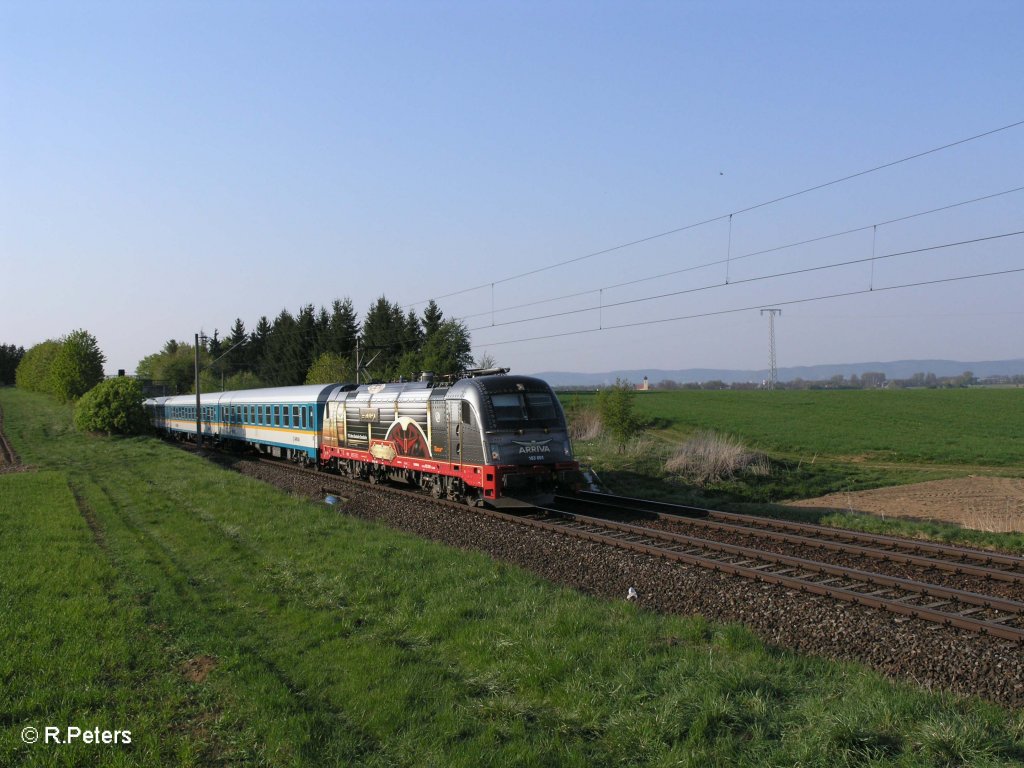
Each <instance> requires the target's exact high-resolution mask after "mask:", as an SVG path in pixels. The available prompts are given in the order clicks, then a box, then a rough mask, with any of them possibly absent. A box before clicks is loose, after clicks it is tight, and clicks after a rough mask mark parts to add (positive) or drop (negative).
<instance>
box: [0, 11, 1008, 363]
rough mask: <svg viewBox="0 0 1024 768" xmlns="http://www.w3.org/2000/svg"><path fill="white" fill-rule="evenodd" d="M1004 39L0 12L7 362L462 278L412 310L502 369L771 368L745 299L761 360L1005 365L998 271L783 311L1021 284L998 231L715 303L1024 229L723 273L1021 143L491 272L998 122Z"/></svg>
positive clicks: (984, 185)
mask: <svg viewBox="0 0 1024 768" xmlns="http://www.w3.org/2000/svg"><path fill="white" fill-rule="evenodd" d="M1022 40H1024V3H1022V2H1019V0H1012V1H1009V2H963V3H947V2H921V3H917V2H900V3H890V2H843V3H840V2H772V3H763V2H707V3H704V2H661V3H650V2H647V3H645V2H639V3H637V2H621V3H607V2H505V3H473V2H460V3H455V2H383V3H379V2H358V3H356V2H175V3H160V2H155V3H138V2H75V3H53V2H37V1H33V2H28V1H27V0H26V1H24V2H19V1H18V0H6V2H2V3H0V264H2V269H0V281H2V282H0V286H2V288H0V342H2V343H15V344H22V345H24V346H26V347H28V346H30V345H32V344H35V343H37V342H39V341H42V340H44V339H46V338H48V337H56V336H59V335H61V334H63V333H66V332H68V331H70V330H73V329H76V328H86V329H88V330H89V331H91V332H92V333H93V334H95V335H96V337H97V338H98V340H99V343H100V346H101V347H102V349H103V350H104V351H105V353H106V355H107V357H108V365H107V367H108V370H110V371H113V370H116V369H117V368H126V369H128V370H129V371H131V370H134V368H135V365H136V363H137V362H138V361H139V359H140V358H142V357H143V356H145V355H146V354H149V353H151V352H154V351H157V350H159V349H160V347H161V346H162V345H163V343H164V342H165V341H166V340H167V339H170V338H177V339H182V340H190V339H191V338H192V335H193V333H195V332H196V331H199V330H201V329H202V330H205V331H206V332H207V333H212V332H213V330H214V329H219V330H220V331H221V334H222V335H226V333H227V331H228V329H229V328H230V326H231V324H232V323H233V321H234V319H235V318H236V317H240V318H242V320H243V321H244V322H245V323H246V326H247V327H248V328H249V329H250V330H251V329H252V327H253V326H254V325H255V323H256V321H257V320H258V319H259V317H260V316H261V315H267V316H268V317H270V318H271V319H272V318H273V317H274V315H276V314H277V313H278V312H280V310H281V309H284V308H287V309H288V310H290V311H292V312H295V311H297V310H298V308H299V307H300V306H301V305H303V304H306V303H312V304H314V305H316V306H320V305H329V304H330V302H331V301H332V300H333V299H335V298H344V297H350V298H351V299H352V300H353V302H354V303H355V306H356V308H357V309H358V310H359V312H360V314H363V313H364V312H365V311H366V309H367V308H368V307H369V306H370V304H371V303H372V302H373V301H374V300H375V299H376V298H377V297H378V296H380V295H385V296H387V297H388V299H390V300H392V301H397V302H399V303H401V304H402V305H410V304H413V303H414V302H422V301H423V300H426V299H428V298H431V297H436V296H441V295H444V294H449V293H452V292H454V291H458V290H461V289H465V288H470V287H473V286H480V285H483V286H485V287H483V288H481V289H479V290H477V291H472V292H467V293H462V294H459V295H456V296H451V297H449V298H444V299H440V300H439V303H440V305H441V307H442V309H443V310H444V312H445V314H446V315H448V316H453V317H462V316H466V317H467V319H466V322H467V325H468V326H469V327H470V328H473V329H477V330H474V331H473V341H474V351H475V352H477V353H480V352H484V351H487V352H489V353H490V354H491V355H493V357H494V358H496V359H497V361H498V362H499V363H501V364H505V365H510V366H512V367H513V369H514V370H516V371H518V372H521V373H530V372H537V371H543V370H555V369H557V370H580V371H602V370H611V369H621V368H683V367H728V368H758V367H764V366H766V365H767V322H766V320H765V319H764V318H762V317H761V314H760V312H759V311H758V310H757V308H758V307H762V306H783V315H782V317H781V318H780V319H779V320H778V323H777V326H776V327H777V336H778V354H779V364H780V365H783V366H784V365H801V364H817V363H838V362H858V361H869V360H881V361H884V360H896V359H907V358H936V357H942V358H952V359H962V360H988V359H1002V358H1021V357H1024V344H1022V342H1024V330H1022V328H1024V313H1022V307H1024V301H1022V296H1024V273H1015V274H1009V275H1004V276H1002V277H996V278H991V277H990V278H983V279H975V280H967V281H961V282H952V283H947V284H942V285H937V286H931V287H920V288H910V289H903V290H893V291H881V290H876V291H874V292H872V293H870V294H860V295H855V296H850V297H847V298H842V299H833V300H829V301H814V302H807V303H797V304H784V302H790V301H794V300H799V299H803V298H810V297H816V296H822V295H828V294H835V293H843V292H849V291H859V290H862V289H866V288H869V287H874V288H876V289H877V288H883V287H887V286H892V285H898V284H903V283H910V282H920V281H925V280H934V279H940V278H945V277H954V276H961V275H969V274H977V273H982V272H995V271H1002V270H1010V269H1020V268H1024V237H1021V236H1016V237H1007V238H1002V239H999V240H991V241H986V242H983V243H977V244H974V245H967V246H960V247H956V248H944V249H940V250H935V251H928V252H924V253H920V254H916V255H910V256H900V257H895V258H891V259H884V260H881V261H877V262H875V264H874V268H873V273H872V266H871V265H870V264H859V265H852V266H848V267H844V268H841V269H827V270H820V271H818V272H812V273H806V274H803V275H800V276H790V277H785V278H783V277H779V278H773V279H766V280H761V281H757V282H749V283H744V282H741V281H743V280H745V279H748V278H751V277H758V276H766V275H771V274H775V273H779V272H784V271H790V270H794V269H800V268H806V267H812V266H823V265H828V264H832V263H835V262H838V261H845V260H852V259H860V258H864V257H868V256H871V255H872V253H873V252H874V254H875V255H878V256H881V255H886V254H890V253H893V252H896V251H904V250H911V249H918V248H924V247H927V246H933V245H940V244H946V243H951V242H954V241H961V240H969V239H975V238H979V237H987V236H991V235H997V234H1005V233H1009V232H1013V231H1018V230H1024V192H1017V193H1013V194H1007V195H1002V196H1000V197H996V198H993V199H991V200H988V201H985V202H982V203H976V204H972V205H966V206H962V207H959V208H955V209H951V210H949V211H945V212H942V213H938V214H933V215H929V216H924V217H919V218H916V219H913V220H910V221H906V222H901V223H898V224H890V225H886V226H883V227H879V228H878V230H877V232H873V231H872V230H866V231H862V232H858V233H854V234H851V235H848V236H846V237H842V238H835V239H831V240H825V241H821V242H818V243H815V244H811V245H805V246H802V247H799V248H793V249H787V250H784V251H777V252H773V253H771V254H762V255H758V256H751V257H749V258H737V257H742V256H744V255H746V254H749V253H751V252H754V251H759V250H763V249H766V248H772V247H775V246H778V245H783V244H787V243H791V242H796V241H801V240H806V239H809V238H814V237H818V236H821V235H826V234H831V233H834V232H838V231H842V230H846V229H851V228H856V227H862V226H866V225H871V224H876V223H879V222H884V221H888V220H890V219H895V218H899V217H903V216H907V215H909V214H912V213H917V212H921V211H925V210H929V209H932V208H937V207H940V206H946V205H950V204H953V203H958V202H962V201H966V200H969V199H972V198H976V197H981V196H984V195H991V194H994V193H998V192H1005V191H1006V190H1010V189H1013V188H1016V187H1019V186H1024V125H1022V126H1018V127H1016V128H1011V129H1007V130H1005V131H1001V132H999V133H996V134H993V135H991V136H989V137H986V138H983V139H979V140H977V141H972V142H969V143H965V144H961V145H959V146H956V147H953V148H951V149H948V150H945V151H942V152H936V153H934V154H930V155H928V156H926V157H922V158H919V159H916V160H912V161H908V162H906V163H901V164H899V165H896V166H893V167H891V168H888V169H885V170H881V171H878V172H876V173H872V174H868V175H865V176H861V177H858V178H856V179H853V180H851V181H848V182H845V183H842V184H836V185H833V186H830V187H827V188H825V189H822V190H819V191H816V192H811V193H808V194H805V195H801V196H799V197H796V198H793V199H790V200H787V201H784V202H782V203H777V204H774V205H770V206H765V207H762V208H758V209H757V210H755V211H749V212H746V213H737V214H736V215H735V216H733V219H732V224H731V233H730V227H729V223H728V221H729V220H728V219H727V218H726V219H719V220H718V221H716V222H713V223H711V224H708V225H706V226H703V227H697V228H694V229H691V230H687V231H685V232H680V233H677V234H674V235H671V236H666V237H661V238H657V239H655V240H651V241H649V242H646V243H644V244H641V245H636V246H632V247H629V248H623V249H620V250H617V251H614V252H612V253H608V254H604V255H600V256H594V257H592V258H587V259H584V260H581V261H578V262H576V263H574V264H572V265H569V266H565V267H560V268H557V269H550V270H546V271H543V272H540V273H537V274H534V275H530V276H528V277H523V278H520V279H516V280H505V278H509V277H512V276H515V275H519V274H521V273H524V272H528V271H531V270H534V269H538V268H542V267H545V266H548V265H551V264H554V263H557V262H561V261H565V260H568V259H574V258H576V257H581V256H585V255H587V254H591V253H594V252H596V251H601V250H603V249H607V248H610V247H613V246H616V245H619V244H622V243H627V242H631V241H634V240H639V239H642V238H646V237H649V236H651V235H656V234H659V233H663V232H666V231H669V230H673V229H675V228H678V227H683V226H686V225H689V224H692V223H695V222H699V221H702V220H705V219H710V218H715V217H719V216H722V215H724V214H729V213H731V212H736V211H741V210H743V209H745V208H748V207H750V206H752V205H756V204H758V203H761V202H765V201H768V200H772V199H775V198H778V197H780V196H783V195H786V194H789V193H792V192H796V191H799V190H802V189H805V188H808V187H812V186H815V185H817V184H821V183H824V182H828V181H831V180H834V179H838V178H841V177H844V176H847V175H850V174H854V173H857V172H859V171H863V170H866V169H869V168H872V167H875V166H878V165H881V164H884V163H888V162H891V161H894V160H898V159H900V158H904V157H907V156H910V155H914V154H916V153H919V152H923V151H925V150H929V149H932V148H935V147H939V146H942V145H945V144H948V143H951V142H954V141H957V140H960V139H963V138H967V137H969V136H973V135H975V134H979V133H983V132H985V131H989V130H992V129H994V128H999V127H1001V126H1005V125H1009V124H1012V123H1016V122H1018V121H1021V120H1024V98H1022V96H1024V55H1022V51H1024V47H1022V42H1021V41H1022ZM872 241H874V242H872ZM872 248H874V251H872ZM727 255H728V256H729V257H730V259H732V260H731V261H730V264H729V265H728V270H727V269H726V267H725V265H716V266H715V267H708V268H704V269H700V270H694V271H691V272H682V273H679V274H675V275H671V276H666V277H660V278H657V279H653V280H648V281H646V282H642V283H638V284H635V285H632V286H627V287H611V286H615V285H616V284H619V283H622V282H624V281H627V280H631V279H639V278H646V277H652V276H656V275H661V274H664V273H666V272H671V271H676V270H681V269H685V268H687V267H692V266H697V265H700V264H704V263H707V262H710V261H715V260H719V259H722V258H725V257H726V256H727ZM727 271H728V278H729V285H728V286H722V285H720V284H721V283H724V282H725V278H726V272H727ZM492 282H494V283H495V285H494V287H493V289H492V288H491V285H490V284H491V283H492ZM713 285H717V286H718V287H715V288H708V290H701V291H697V292H692V293H682V294H677V295H675V296H671V297H667V298H662V299H658V300H652V301H637V302H635V303H633V304H628V305H622V306H618V307H613V306H610V305H612V304H616V303H619V302H622V301H625V300H629V299H646V298H648V297H651V296H654V295H656V294H664V293H673V292H679V291H686V290H688V289H692V288H697V287H708V286H713ZM602 289H603V290H602ZM580 291H592V292H591V293H588V294H586V295H583V296H579V297H577V298H573V299H562V300H559V301H553V302H551V303H547V304H541V305H535V306H531V307H525V308H520V309H516V310H507V309H506V310H505V311H502V310H503V309H505V308H507V307H510V306H517V305H521V304H526V303H530V302H535V301H539V300H542V299H548V298H557V297H561V296H565V295H567V294H571V293H576V292H580ZM599 304H604V305H609V306H606V308H605V309H603V310H602V311H600V312H598V311H596V310H593V309H592V308H595V307H597V306H598V305H599ZM417 307H418V308H422V304H417ZM743 307H750V308H751V309H749V310H747V311H744V312H734V313H729V314H717V315H716V314H709V313H716V312H721V311H723V310H729V309H736V308H743ZM584 308H591V311H588V312H582V313H577V314H564V315H561V316H558V317H545V318H542V319H534V320H530V318H537V317H539V316H543V315H554V314H558V313H564V312H568V311H570V310H575V309H584ZM492 310H493V317H492ZM688 315H706V316H705V317H699V318H693V319H684V320H676V321H673V322H665V323H657V324H651V325H638V326H633V327H628V328H618V329H608V326H614V325H628V324H631V323H639V322H645V321H650V320H661V319H665V318H672V317H681V316H688ZM519 320H529V322H516V323H515V324H505V325H502V323H510V322H511V321H519ZM492 322H493V323H494V324H495V327H489V326H491V324H492ZM599 326H603V327H605V330H602V331H599V332H587V333H581V334H579V335H569V336H562V337H558V338H548V339H540V338H536V337H543V336H550V335H553V334H562V333H569V332H572V331H577V330H579V331H594V329H597V328H598V327H599ZM522 339H535V340H532V341H520V340H522Z"/></svg>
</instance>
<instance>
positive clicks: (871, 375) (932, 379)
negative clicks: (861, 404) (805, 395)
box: [651, 371, 1024, 390]
mask: <svg viewBox="0 0 1024 768" xmlns="http://www.w3.org/2000/svg"><path fill="white" fill-rule="evenodd" d="M1003 378H1005V379H1006V381H1005V382H1003V383H1007V384H1022V383H1024V376H1008V377H1003ZM978 383H981V382H979V380H978V378H977V377H976V376H975V375H974V373H972V372H971V371H964V372H963V373H961V374H958V375H956V376H936V375H935V374H934V373H915V374H913V375H912V376H910V377H909V378H906V379H888V378H886V375H885V374H884V373H882V372H880V371H867V372H865V373H863V374H861V375H859V376H858V375H857V374H856V373H854V374H852V375H851V376H849V378H847V377H845V376H843V375H842V374H836V375H835V376H832V377H831V378H828V379H801V378H796V379H793V380H791V381H780V382H777V383H776V384H775V389H907V388H918V387H924V388H928V389H951V388H957V387H970V386H973V385H975V384H978ZM765 388H766V385H765V383H764V382H750V381H739V382H733V383H731V384H727V383H726V382H724V381H721V380H718V379H712V380H710V381H702V382H685V383H680V382H678V381H673V380H671V379H665V380H663V381H659V382H658V383H657V384H653V385H652V386H651V389H662V390H673V389H711V390H720V389H734V390H747V389H765Z"/></svg>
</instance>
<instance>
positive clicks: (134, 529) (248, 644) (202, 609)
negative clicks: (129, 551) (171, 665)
mask: <svg viewBox="0 0 1024 768" xmlns="http://www.w3.org/2000/svg"><path fill="white" fill-rule="evenodd" d="M101 490H102V492H103V493H104V495H106V497H107V498H108V499H109V500H110V501H111V505H112V506H113V507H115V508H118V509H119V510H120V505H118V504H117V503H116V502H115V501H114V500H113V499H112V498H111V496H110V494H109V493H108V492H107V491H106V489H101ZM174 501H175V502H176V503H177V504H179V505H181V506H182V507H183V508H184V509H185V512H186V514H189V515H192V516H194V519H195V522H196V524H197V525H204V526H206V527H207V528H208V529H209V530H211V531H212V532H214V533H215V534H219V535H224V533H223V531H222V530H220V529H219V528H218V527H217V524H216V522H215V521H214V520H211V519H204V516H203V515H202V514H201V511H200V510H199V509H198V508H196V506H195V505H194V504H192V503H191V502H189V501H188V500H186V499H183V498H175V499H174ZM119 519H120V521H121V524H122V525H123V526H124V529H125V531H126V532H127V533H128V534H129V535H130V536H131V537H132V539H133V540H134V541H135V542H136V544H137V545H138V547H139V549H140V551H142V552H144V553H145V554H146V562H147V563H148V564H149V565H151V566H152V567H154V568H156V570H157V571H158V572H159V576H157V577H156V578H160V579H163V580H164V581H165V582H166V583H167V584H169V585H170V587H171V589H172V590H173V591H174V594H175V597H176V599H177V600H178V602H179V603H180V604H182V605H183V606H184V608H182V609H181V613H185V614H187V615H189V616H191V617H192V618H193V619H195V620H196V624H197V626H201V627H203V628H204V629H206V630H208V631H206V632H205V633H204V634H205V636H206V637H212V638H220V639H224V638H243V637H244V638H245V639H235V640H230V641H229V642H231V644H232V648H231V649H229V650H230V653H225V654H224V655H223V656H224V657H226V656H235V655H240V656H242V657H244V658H245V659H246V660H247V662H248V664H249V665H251V666H253V667H258V668H259V669H260V670H261V671H262V672H265V673H266V674H268V675H269V676H270V677H271V678H273V679H274V680H276V681H277V683H278V684H279V685H280V686H281V688H282V689H283V690H284V691H286V692H287V704H286V705H285V706H286V707H287V708H288V710H290V713H291V714H293V715H302V716H304V717H305V718H306V720H307V723H306V725H307V728H308V733H309V738H308V739H306V740H305V741H303V742H302V743H301V744H300V745H299V746H298V748H297V751H298V752H299V753H300V754H302V755H303V756H304V757H305V759H306V760H307V761H315V760H316V758H317V755H318V752H317V750H318V748H319V747H318V742H320V741H322V740H323V737H324V734H325V733H326V732H328V731H332V730H334V729H340V730H341V731H342V732H344V733H346V734H348V735H349V736H355V737H356V738H357V740H358V749H359V751H360V753H361V755H360V756H362V755H368V754H373V753H377V752H380V751H381V750H382V745H381V744H379V743H378V742H377V740H376V739H375V738H374V737H373V736H372V735H371V734H370V733H369V732H367V731H365V730H364V729H361V728H359V727H358V726H357V725H356V724H355V722H354V721H353V720H352V717H351V716H350V715H349V713H348V712H346V711H345V710H344V709H339V708H338V707H337V706H336V705H334V704H333V703H332V702H329V701H327V700H325V699H323V698H322V697H319V696H317V695H316V691H315V690H311V689H310V688H309V687H308V686H306V685H304V684H303V683H301V682H300V681H298V680H296V679H295V678H294V677H293V676H292V675H291V674H289V672H288V670H287V669H285V668H284V667H283V666H282V665H281V664H280V663H279V662H278V660H277V659H275V658H273V657H272V656H270V655H269V654H268V653H267V651H266V649H267V648H271V647H273V644H272V643H271V642H269V641H268V639H267V637H266V636H265V634H264V633H262V632H261V627H260V625H259V622H258V621H255V622H253V621H247V620H246V616H245V615H244V613H242V612H240V611H239V610H238V608H237V606H235V605H232V604H226V603H225V602H224V601H223V598H221V597H220V596H218V595H207V594H204V593H203V591H202V590H201V589H200V588H199V587H198V586H197V582H196V581H195V580H194V579H193V578H192V577H191V576H190V575H189V572H188V569H187V567H185V566H184V565H183V564H182V562H181V560H180V557H179V556H178V553H177V552H176V551H175V550H174V548H173V546H172V545H171V544H169V543H167V542H165V541H161V539H160V537H159V536H157V535H156V534H155V533H154V532H152V531H149V530H146V529H145V528H146V526H145V525H144V524H139V523H138V522H137V521H135V520H134V519H132V518H131V514H130V512H127V511H125V512H122V513H121V514H119ZM230 544H231V548H232V550H233V551H234V552H236V553H238V554H239V555H240V556H241V557H242V558H244V559H245V560H247V561H248V563H250V564H251V565H252V567H254V568H256V567H258V565H259V564H258V563H257V562H256V561H255V558H254V555H253V551H252V549H251V547H246V546H245V545H242V544H241V543H240V542H238V541H236V540H231V542H230ZM144 608H145V610H146V612H147V615H148V616H149V619H150V624H151V625H153V626H156V625H157V622H158V620H159V621H161V622H163V621H165V619H162V618H161V619H158V617H156V616H154V615H153V613H154V612H153V609H152V608H151V606H150V605H148V603H144ZM197 617H198V618H197ZM166 621H167V622H170V626H167V625H166V624H164V626H167V628H166V629H165V630H163V634H164V635H165V636H166V637H167V640H168V644H169V645H177V644H178V640H179V638H178V637H176V636H175V634H174V631H175V627H174V624H175V623H179V626H178V629H179V630H181V629H184V627H181V626H180V622H176V619H175V618H174V617H167V618H166ZM240 625H242V626H240ZM196 658H201V657H195V656H194V657H192V658H191V659H189V660H185V661H183V662H181V663H179V665H178V670H179V672H180V673H181V674H182V675H183V676H184V677H185V678H186V679H188V680H189V681H190V682H192V683H195V684H201V683H202V682H205V677H204V679H203V681H198V680H195V679H194V676H193V674H192V671H193V666H194V664H193V662H194V661H195V659H196ZM209 658H213V659H216V658H217V654H213V655H211V656H209ZM236 667H237V663H236ZM243 685H244V682H243ZM311 694H312V695H311ZM196 722H197V723H199V725H200V726H202V714H200V717H199V718H198V719H197V720H196ZM204 732H205V733H206V734H207V735H206V736H204V741H205V740H206V739H208V738H209V732H208V731H206V730H205V729H204ZM235 735H237V734H235ZM203 749H204V751H205V752H207V753H209V754H210V760H209V761H208V762H211V763H213V764H219V763H220V762H222V761H224V758H223V757H222V755H221V747H220V746H219V745H217V744H216V743H204V744H203ZM224 749H227V747H226V746H225V747H224ZM357 757H359V756H357ZM353 759H355V758H353ZM232 761H233V758H232V759H228V760H227V762H232Z"/></svg>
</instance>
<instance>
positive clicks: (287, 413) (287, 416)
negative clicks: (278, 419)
mask: <svg viewBox="0 0 1024 768" xmlns="http://www.w3.org/2000/svg"><path fill="white" fill-rule="evenodd" d="M281 410H282V411H283V412H284V425H285V426H286V427H290V426H291V425H292V421H291V412H290V411H289V410H288V406H287V405H286V406H284V407H283V408H282V409H281Z"/></svg>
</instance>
